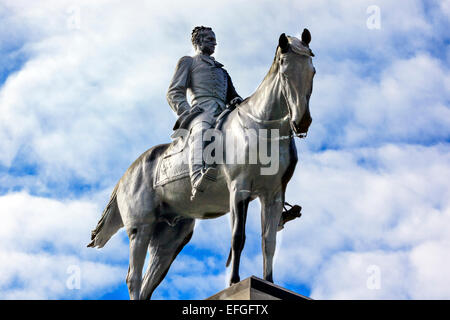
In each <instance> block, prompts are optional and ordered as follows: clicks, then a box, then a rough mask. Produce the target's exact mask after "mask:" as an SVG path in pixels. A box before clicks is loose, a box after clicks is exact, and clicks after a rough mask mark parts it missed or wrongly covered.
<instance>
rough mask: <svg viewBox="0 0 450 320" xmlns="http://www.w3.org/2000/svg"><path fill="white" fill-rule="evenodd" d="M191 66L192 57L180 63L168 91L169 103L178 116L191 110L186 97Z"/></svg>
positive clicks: (183, 59)
mask: <svg viewBox="0 0 450 320" xmlns="http://www.w3.org/2000/svg"><path fill="white" fill-rule="evenodd" d="M191 65H192V57H183V58H181V59H180V60H179V61H178V64H177V67H176V68H175V74H174V75H173V78H172V81H171V82H170V86H169V90H167V95H166V97H167V102H168V103H169V105H170V107H171V108H172V109H173V111H175V112H176V113H177V115H180V114H182V113H183V112H184V111H186V110H189V109H190V108H191V106H190V105H189V103H188V101H187V97H186V90H187V88H188V85H189V73H190V69H191Z"/></svg>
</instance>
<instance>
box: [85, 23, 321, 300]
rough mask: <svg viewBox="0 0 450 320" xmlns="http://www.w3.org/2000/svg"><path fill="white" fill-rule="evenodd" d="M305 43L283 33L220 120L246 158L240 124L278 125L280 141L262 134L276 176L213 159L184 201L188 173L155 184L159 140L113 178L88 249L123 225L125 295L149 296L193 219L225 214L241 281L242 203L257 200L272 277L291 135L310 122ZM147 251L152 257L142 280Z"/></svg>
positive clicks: (290, 166) (306, 36) (310, 70)
mask: <svg viewBox="0 0 450 320" xmlns="http://www.w3.org/2000/svg"><path fill="white" fill-rule="evenodd" d="M310 40H311V35H310V33H309V31H308V30H307V29H305V30H304V31H303V34H302V39H301V40H300V39H298V38H295V37H290V36H286V35H285V34H284V33H283V34H282V35H281V36H280V38H279V43H278V46H277V49H276V54H275V58H274V60H273V63H272V66H271V68H270V70H269V72H268V74H267V75H266V77H265V78H264V80H263V81H262V83H261V84H260V85H259V87H258V88H257V89H256V91H255V92H254V93H253V94H252V95H251V96H250V97H249V98H247V99H245V100H244V101H243V102H242V103H241V104H240V105H239V106H238V107H237V108H236V109H234V110H233V111H232V112H231V113H230V114H229V115H228V117H227V118H226V119H225V120H224V122H223V124H222V132H223V135H224V138H230V135H231V138H234V139H235V141H236V142H237V144H238V145H239V148H240V150H241V152H244V153H245V154H246V156H248V153H249V152H250V151H249V145H248V137H247V138H246V131H245V130H246V129H248V128H252V129H255V130H254V131H253V132H256V134H259V132H261V130H260V129H268V130H273V129H276V130H278V131H277V132H279V136H278V138H277V137H275V138H265V142H266V143H268V144H273V143H277V146H279V149H277V152H278V154H279V158H278V159H277V161H278V163H277V168H278V170H277V171H276V173H274V174H261V172H262V171H261V169H262V167H263V166H262V164H261V163H256V164H245V163H244V164H240V163H223V164H217V172H218V175H217V180H216V181H215V182H214V183H211V185H210V187H209V188H208V189H207V190H206V191H205V192H203V193H202V194H201V195H200V196H199V197H197V198H196V199H195V200H194V201H190V194H191V183H190V181H189V178H188V177H186V178H183V179H178V180H175V181H173V182H170V183H167V184H165V185H159V186H156V187H155V185H154V179H155V174H156V169H157V164H158V161H159V159H160V158H161V155H162V154H163V153H164V152H165V151H166V150H167V149H168V147H169V145H170V144H162V145H157V146H155V147H153V148H151V149H149V150H147V151H146V152H144V153H143V154H142V155H141V156H140V157H139V158H138V159H137V160H136V161H134V163H133V164H132V165H131V166H130V167H129V168H128V170H127V171H126V172H125V174H124V175H123V176H122V178H121V179H120V181H119V182H118V183H117V185H116V187H115V188H114V191H113V193H112V195H111V198H110V201H109V203H108V205H107V207H106V208H105V210H104V212H103V215H102V217H101V219H100V221H99V222H98V225H97V227H96V229H95V230H93V231H92V242H91V243H90V244H89V245H88V246H90V247H99V248H101V247H103V246H104V245H105V244H106V242H107V241H108V240H109V239H110V238H111V236H112V235H114V234H115V233H116V232H117V231H118V230H119V229H120V228H121V227H123V226H124V227H125V229H126V232H127V234H128V237H129V239H130V261H129V268H128V275H127V279H126V282H127V285H128V289H129V293H130V298H131V299H150V297H151V295H152V293H153V291H154V290H155V289H156V287H157V286H158V285H159V284H160V282H161V281H162V279H163V278H164V277H165V275H166V274H167V272H168V270H169V267H170V265H171V264H172V262H173V261H174V259H175V258H176V256H177V255H178V253H179V252H180V251H181V249H182V248H183V247H184V246H185V245H186V244H187V243H188V242H189V240H190V239H191V237H192V234H193V229H194V223H195V219H210V218H216V217H219V216H222V215H224V214H226V213H228V212H231V222H232V224H231V225H232V241H231V253H230V257H229V262H230V261H231V266H232V271H231V278H230V281H229V283H230V285H231V284H234V283H237V282H239V281H240V278H239V261H240V255H241V252H242V249H243V247H244V242H245V222H246V217H247V209H248V204H249V202H250V201H252V200H254V199H256V198H257V197H258V198H259V200H260V202H261V227H262V238H263V239H262V240H263V241H262V252H263V257H264V272H263V274H264V279H265V280H268V281H271V282H273V276H272V265H273V256H274V253H275V243H276V233H277V229H278V226H279V222H280V219H281V217H282V211H283V204H284V199H285V191H286V187H287V184H288V182H289V180H290V179H291V177H292V175H293V173H294V169H295V166H296V164H297V150H296V147H295V142H294V137H295V136H298V135H300V134H302V133H303V134H305V133H306V132H307V131H308V128H309V125H310V124H311V121H312V120H311V117H310V113H309V98H310V95H311V93H312V83H313V77H314V74H315V69H314V66H313V63H312V58H311V57H313V56H314V55H313V53H312V52H311V50H310V48H309V42H310ZM227 136H228V137H227ZM263 140H264V139H263ZM259 141H262V140H259ZM225 152H227V150H226V149H225ZM147 250H149V255H150V261H149V265H148V269H147V271H146V273H145V275H144V277H143V278H142V269H143V266H144V261H145V257H146V252H147Z"/></svg>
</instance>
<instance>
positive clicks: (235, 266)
mask: <svg viewBox="0 0 450 320" xmlns="http://www.w3.org/2000/svg"><path fill="white" fill-rule="evenodd" d="M249 202H250V193H249V192H248V191H243V190H238V189H236V188H235V187H234V188H231V190H230V211H231V232H232V236H231V277H230V286H231V285H232V284H235V283H238V282H239V281H240V277H239V263H240V260H241V252H242V249H243V248H244V243H245V222H246V219H247V209H248V203H249Z"/></svg>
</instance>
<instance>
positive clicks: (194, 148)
mask: <svg viewBox="0 0 450 320" xmlns="http://www.w3.org/2000/svg"><path fill="white" fill-rule="evenodd" d="M207 129H209V126H208V125H207V123H205V122H202V123H201V125H200V124H198V125H196V126H194V127H193V128H192V132H191V135H190V137H189V146H190V155H189V174H190V178H191V185H192V193H191V201H193V200H194V199H195V198H196V196H197V195H198V193H199V192H203V191H205V189H206V186H207V185H208V184H209V183H210V182H214V181H216V175H217V169H216V168H215V166H214V165H211V166H210V165H207V164H205V161H204V159H203V150H204V147H205V142H204V141H203V139H202V138H203V133H204V132H205V131H206V130H207Z"/></svg>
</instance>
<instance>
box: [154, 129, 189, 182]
mask: <svg viewBox="0 0 450 320" xmlns="http://www.w3.org/2000/svg"><path fill="white" fill-rule="evenodd" d="M188 139H189V137H178V138H176V139H175V141H173V142H172V143H171V144H170V146H169V148H167V150H166V151H164V153H163V154H162V155H161V157H160V158H159V160H158V164H157V167H156V176H155V179H154V180H153V181H154V183H153V186H154V187H157V186H162V185H165V184H166V183H169V182H172V181H175V180H179V179H182V178H184V177H186V176H189V152H188V151H189V150H188V148H187V147H186V146H187V141H188Z"/></svg>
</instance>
